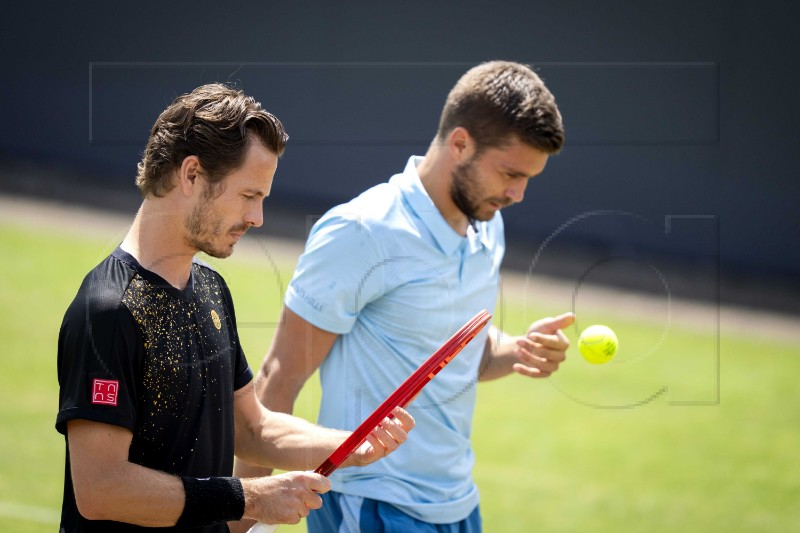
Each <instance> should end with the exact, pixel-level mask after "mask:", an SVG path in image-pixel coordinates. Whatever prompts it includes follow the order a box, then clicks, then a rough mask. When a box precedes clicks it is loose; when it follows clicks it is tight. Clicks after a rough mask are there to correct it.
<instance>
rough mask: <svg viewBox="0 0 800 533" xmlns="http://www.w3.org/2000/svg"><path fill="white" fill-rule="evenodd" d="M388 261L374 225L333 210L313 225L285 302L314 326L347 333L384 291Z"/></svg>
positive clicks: (338, 332)
mask: <svg viewBox="0 0 800 533" xmlns="http://www.w3.org/2000/svg"><path fill="white" fill-rule="evenodd" d="M383 262H385V258H384V254H383V253H382V252H381V246H380V244H379V243H378V242H377V240H376V239H375V238H374V236H373V234H372V231H371V230H370V227H369V224H366V223H365V222H364V221H363V220H361V219H359V218H358V217H355V216H343V215H337V214H330V213H329V214H328V215H325V216H324V217H323V218H322V219H320V220H319V221H318V222H317V223H316V224H315V225H314V227H313V228H312V230H311V234H310V235H309V237H308V241H307V242H306V248H305V252H304V253H303V255H302V256H300V259H299V260H298V263H297V268H296V269H295V273H294V277H293V278H292V281H291V283H290V284H289V287H288V288H287V290H286V296H285V298H284V303H285V304H286V306H287V307H288V308H289V309H291V310H292V311H294V312H295V313H297V314H298V315H299V316H300V317H301V318H303V319H304V320H306V321H307V322H309V323H311V324H313V325H314V326H316V327H318V328H320V329H324V330H325V331H330V332H331V333H336V334H339V335H342V334H345V333H347V332H349V331H350V330H351V329H352V327H353V325H354V324H355V321H356V318H357V317H358V314H359V312H360V311H361V309H363V308H364V306H365V305H367V304H368V303H369V302H371V301H373V300H375V299H376V298H378V297H380V296H381V295H382V294H383V292H384V290H385V285H386V284H385V280H384V275H385V269H384V268H381V265H382V264H383Z"/></svg>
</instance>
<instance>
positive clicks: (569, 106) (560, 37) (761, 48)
mask: <svg viewBox="0 0 800 533" xmlns="http://www.w3.org/2000/svg"><path fill="white" fill-rule="evenodd" d="M798 5H800V4H797V3H792V2H780V1H771V0H767V1H762V2H757V3H754V2H745V1H741V0H737V1H729V2H720V1H711V0H699V1H698V0H692V1H687V0H678V1H669V2H635V1H620V0H607V1H604V2H592V1H587V0H584V1H561V2H535V1H530V2H494V3H488V2H463V1H462V2H403V3H388V2H346V3H344V2H342V3H339V2H302V1H301V2H291V3H290V2H284V3H276V2H263V1H261V2H255V1H251V2H244V3H239V4H235V5H233V6H223V5H221V4H220V3H217V2H206V1H200V2H191V3H189V2H158V3H156V2H136V3H122V4H116V3H111V2H84V3H65V2H35V1H34V2H27V3H23V2H11V3H9V4H7V5H5V6H4V7H3V8H2V19H0V44H1V45H2V52H1V53H2V72H3V77H2V89H1V90H2V99H1V100H0V101H2V124H3V127H2V131H1V132H0V193H2V192H6V193H14V194H24V195H35V196H40V197H46V198H51V199H53V198H56V199H60V200H63V201H65V202H71V203H82V204H85V205H87V206H102V207H106V208H112V209H119V210H124V211H126V212H130V213H131V214H133V213H134V211H135V209H136V207H137V206H138V203H139V201H140V197H139V196H138V191H137V190H136V188H135V186H134V185H133V177H134V175H135V172H136V163H137V162H138V160H139V157H140V153H141V151H142V149H143V147H144V145H145V143H146V140H147V136H148V133H149V129H150V127H151V125H152V123H153V121H154V120H155V118H156V117H157V116H158V114H159V112H160V111H161V110H162V109H163V108H164V107H165V106H166V105H168V104H169V102H171V101H172V99H173V98H174V97H175V96H177V95H179V94H181V93H184V92H188V91H190V90H191V89H193V88H194V87H196V86H198V85H201V84H203V83H208V82H212V81H222V82H229V83H233V84H236V85H237V86H239V87H241V88H242V89H244V91H245V92H246V93H248V94H250V95H252V96H254V97H255V98H256V99H257V100H259V101H260V102H262V104H263V105H264V107H265V108H267V109H268V110H270V111H271V112H273V113H274V114H276V115H277V116H278V117H279V118H280V119H281V120H282V121H283V122H284V124H285V126H286V128H287V130H288V131H289V134H290V136H291V140H290V143H289V146H288V149H287V152H286V154H285V155H284V157H283V158H282V160H281V162H280V165H279V169H278V174H277V177H276V181H275V184H274V187H273V193H272V196H271V197H270V198H269V199H268V200H267V203H266V213H265V227H264V228H262V229H261V230H260V231H261V232H262V233H278V234H282V235H287V236H291V237H300V238H302V237H303V236H304V235H305V233H306V232H307V230H308V225H309V223H310V222H312V221H313V220H314V219H315V218H316V217H317V216H318V215H320V214H322V213H323V212H324V211H325V210H327V209H328V208H329V207H331V206H333V205H334V204H336V203H339V202H341V201H344V200H347V199H349V198H350V197H352V196H354V195H356V194H357V193H359V192H360V191H362V190H363V189H365V188H367V187H369V186H371V185H374V184H377V183H379V182H382V181H385V180H387V179H388V178H389V177H390V176H391V175H392V174H394V173H397V172H400V171H402V169H403V166H404V165H405V162H406V160H407V158H408V156H409V155H411V154H418V155H422V154H423V153H424V152H425V150H426V148H427V145H428V143H429V142H430V140H431V139H432V137H433V135H434V133H435V131H436V127H437V124H438V118H439V113H440V110H441V107H442V104H443V102H444V99H445V97H446V95H447V92H448V91H449V89H450V88H451V86H452V85H453V83H454V82H455V81H456V80H457V79H458V77H459V76H460V75H461V74H462V73H463V72H464V71H466V70H467V69H468V68H470V67H471V66H473V65H475V64H477V63H479V62H481V61H485V60H490V59H510V60H516V61H521V62H525V63H528V64H531V65H532V66H534V68H535V69H536V70H537V71H538V72H539V74H540V75H541V76H542V77H543V78H544V80H545V82H546V83H547V84H548V86H549V87H550V89H551V90H552V91H553V93H554V94H555V95H556V99H557V102H558V104H559V107H560V109H561V111H562V114H563V116H564V119H565V124H566V128H567V146H566V148H565V149H564V150H563V152H562V153H561V154H560V155H558V156H556V157H553V158H551V160H550V162H549V164H548V168H547V170H546V171H545V173H544V174H543V175H542V176H541V177H539V178H537V179H536V180H534V181H533V182H532V183H531V185H530V186H529V188H528V193H527V198H526V200H525V202H523V203H522V204H520V205H518V206H514V207H512V208H509V209H507V210H505V211H504V212H503V213H504V217H505V220H506V227H507V238H508V241H509V253H508V259H507V266H509V267H511V268H515V269H518V270H521V271H528V272H531V273H533V274H534V275H535V274H539V273H541V274H549V275H556V276H560V277H562V278H566V279H569V280H575V281H576V282H579V281H580V282H582V281H590V282H598V283H605V284H611V285H618V286H625V287H631V288H637V289H641V290H646V291H655V292H661V291H664V290H668V291H670V292H671V293H672V294H673V295H675V296H680V297H689V298H700V299H704V300H709V301H722V302H725V303H738V304H747V305H751V306H759V307H768V308H773V309H779V310H783V311H789V312H796V313H800V301H799V300H800V245H798V244H797V240H798V234H800V215H798V209H797V203H798V201H800V183H799V182H798V170H799V169H800V165H799V164H798V163H800V156H798V149H797V148H796V143H797V141H798V140H799V138H800V135H798V127H797V125H798V119H800V103H798V98H797V96H796V92H797V88H798V82H800V75H799V74H798V69H797V67H796V58H797V57H798V53H800V37H798V32H797V31H796V23H797V21H798V20H800V7H798ZM54 222H56V223H57V221H54Z"/></svg>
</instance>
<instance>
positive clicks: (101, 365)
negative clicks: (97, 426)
mask: <svg viewBox="0 0 800 533" xmlns="http://www.w3.org/2000/svg"><path fill="white" fill-rule="evenodd" d="M129 280H130V276H129V273H128V272H126V269H125V268H124V266H122V265H120V263H119V262H117V261H109V260H107V261H105V262H104V263H101V264H100V265H99V266H98V267H97V268H96V269H95V270H93V271H92V272H91V273H90V274H89V275H88V276H87V277H86V279H85V280H84V282H83V284H82V285H81V288H80V290H79V291H78V294H77V296H76V297H75V300H74V301H73V302H72V305H70V307H69V308H68V309H67V312H66V314H65V316H64V321H63V323H62V325H61V330H60V332H59V338H58V383H59V387H60V388H59V410H58V415H57V417H56V429H57V430H58V431H59V432H60V433H62V434H66V431H67V422H69V421H70V420H75V419H83V420H91V421H95V422H102V423H106V424H113V425H116V426H122V427H125V428H128V429H130V430H131V431H133V430H134V427H135V422H136V406H137V401H136V397H137V390H136V388H137V385H136V384H137V383H138V382H140V380H137V375H138V373H140V369H141V361H142V357H143V352H144V347H143V344H142V340H141V338H140V333H139V329H138V326H137V325H136V323H135V321H134V319H133V317H132V316H131V314H130V312H129V311H128V309H127V308H126V307H125V306H124V305H123V304H122V303H121V299H122V293H123V292H124V290H125V288H126V287H127V284H128V281H129Z"/></svg>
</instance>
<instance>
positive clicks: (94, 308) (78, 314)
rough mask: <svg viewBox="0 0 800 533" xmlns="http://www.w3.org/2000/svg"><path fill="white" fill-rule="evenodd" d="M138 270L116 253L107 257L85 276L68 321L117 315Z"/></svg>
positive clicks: (69, 311) (92, 320) (68, 314)
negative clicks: (116, 255)
mask: <svg viewBox="0 0 800 533" xmlns="http://www.w3.org/2000/svg"><path fill="white" fill-rule="evenodd" d="M134 274H135V270H134V268H133V267H132V266H131V265H129V264H127V263H125V262H124V261H122V260H120V259H119V258H118V257H115V256H114V254H111V255H109V256H108V257H106V258H105V259H104V260H103V261H102V262H100V264H98V265H97V266H96V267H94V268H93V269H92V270H90V271H89V273H88V274H86V276H85V277H84V278H83V282H82V283H81V285H80V288H79V289H78V292H77V294H76V295H75V298H74V299H73V300H72V303H71V304H70V306H69V308H68V309H67V312H66V314H65V316H64V323H65V324H66V323H68V322H81V323H84V322H86V321H90V322H96V321H97V320H103V319H113V315H116V312H117V311H118V310H119V309H120V308H121V307H122V304H121V302H122V298H123V295H124V294H125V290H126V289H127V287H128V286H129V284H130V282H131V279H132V278H133V276H134Z"/></svg>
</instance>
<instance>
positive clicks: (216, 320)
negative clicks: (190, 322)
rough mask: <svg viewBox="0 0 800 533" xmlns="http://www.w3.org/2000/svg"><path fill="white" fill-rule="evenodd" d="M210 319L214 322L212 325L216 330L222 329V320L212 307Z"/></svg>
mask: <svg viewBox="0 0 800 533" xmlns="http://www.w3.org/2000/svg"><path fill="white" fill-rule="evenodd" d="M211 321H212V322H214V327H215V328H217V331H219V330H221V329H222V322H220V320H219V315H218V314H217V312H216V311H215V310H214V309H212V310H211Z"/></svg>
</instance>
